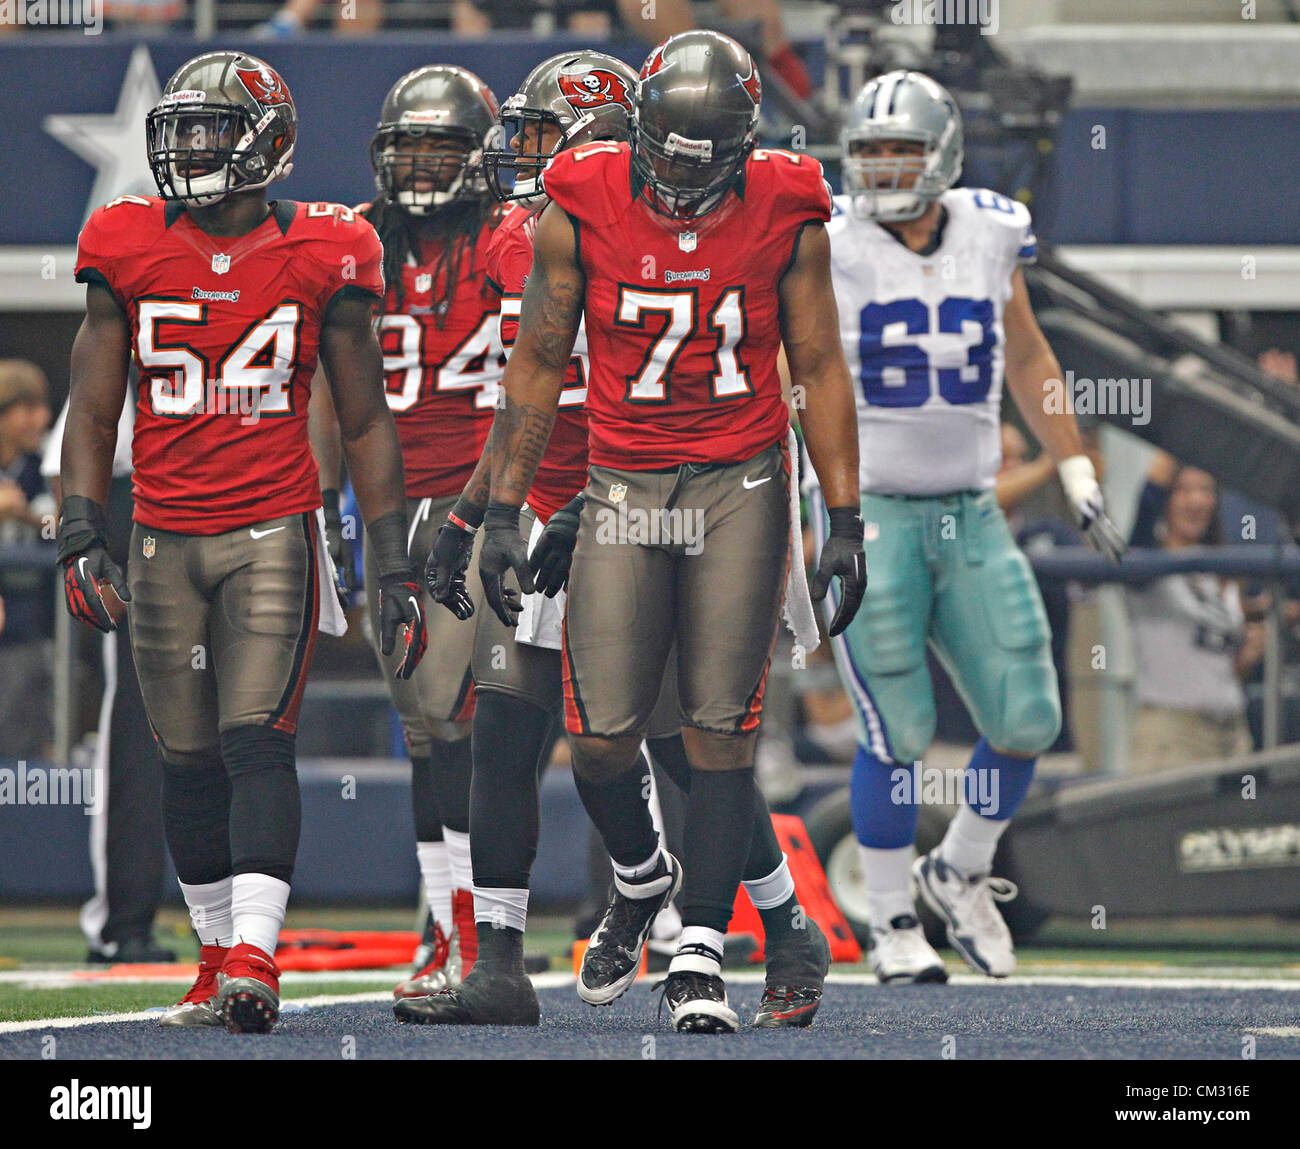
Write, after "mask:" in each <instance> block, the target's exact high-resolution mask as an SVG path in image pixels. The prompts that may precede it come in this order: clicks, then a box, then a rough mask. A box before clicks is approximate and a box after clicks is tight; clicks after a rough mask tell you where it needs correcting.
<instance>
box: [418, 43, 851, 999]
mask: <svg viewBox="0 0 1300 1149" xmlns="http://www.w3.org/2000/svg"><path fill="white" fill-rule="evenodd" d="M635 90H636V75H635V73H634V72H632V70H631V69H630V68H628V67H627V65H625V64H623V63H622V62H621V61H619V60H615V59H614V58H613V57H610V56H606V55H604V54H602V53H600V52H592V51H582V52H566V53H562V54H560V55H558V56H553V57H551V58H550V59H548V60H545V61H543V62H542V63H541V64H539V65H538V66H537V67H536V68H534V69H533V71H532V72H531V73H529V75H528V77H527V79H525V80H524V82H523V84H522V85H521V86H520V89H519V91H518V92H517V93H516V94H515V95H514V96H512V97H511V98H510V99H508V100H506V101H505V103H504V104H503V105H502V108H501V121H502V124H503V125H504V126H505V128H506V134H507V135H511V136H512V137H513V138H512V139H511V147H512V150H511V151H500V152H488V153H486V154H485V156H484V160H485V166H486V169H487V173H488V178H489V181H490V182H491V184H492V185H493V188H494V191H495V192H496V194H497V195H498V196H499V197H500V198H502V199H504V200H513V201H515V202H514V206H512V208H511V209H510V211H509V212H507V213H506V216H505V218H504V219H503V220H502V222H501V225H500V226H499V227H498V228H497V230H496V232H495V233H494V235H493V237H492V242H491V244H490V246H489V248H488V272H489V275H490V276H491V277H492V280H493V282H494V283H495V284H497V285H498V287H499V288H500V290H501V292H502V300H501V329H502V343H503V345H504V346H505V347H506V348H507V349H509V348H510V347H511V346H513V344H514V340H515V334H516V330H517V328H518V315H519V310H520V306H521V301H522V298H523V293H524V288H525V284H526V281H527V279H528V274H529V271H530V269H531V267H532V262H533V238H534V234H535V232H536V229H537V222H538V219H539V217H540V214H541V212H542V210H543V208H544V207H545V205H546V203H547V202H548V201H547V197H546V194H545V192H544V190H542V189H541V187H540V180H539V176H540V175H541V173H542V172H543V171H544V170H545V168H546V166H547V165H548V164H549V163H550V161H551V159H552V158H553V157H554V156H555V155H557V154H558V153H559V152H560V151H562V150H565V149H568V148H573V147H577V146H580V145H581V144H584V143H586V142H588V141H590V140H598V139H614V140H624V139H626V138H627V128H628V124H627V116H628V114H630V112H631V110H632V98H631V97H632V93H633V92H634V91H635ZM573 351H574V354H573V355H572V356H571V358H570V360H569V365H568V367H567V369H566V372H565V380H564V389H563V390H562V391H561V392H560V397H559V402H558V409H557V412H556V421H555V425H554V427H553V429H552V431H551V436H550V440H549V442H548V443H547V445H546V452H545V454H544V455H543V457H542V460H541V462H540V464H539V465H538V468H537V473H536V475H535V476H534V478H533V484H532V487H531V488H530V489H529V492H528V502H527V505H526V506H525V508H524V509H523V511H522V512H521V515H520V523H521V534H522V537H524V538H525V539H527V540H529V542H531V543H533V544H534V546H533V549H532V554H531V560H530V561H531V567H532V570H533V572H534V574H535V575H536V576H537V577H536V581H537V593H535V594H533V595H531V596H529V598H528V599H527V600H525V601H524V602H523V603H522V604H521V606H522V613H521V618H520V623H519V626H518V627H517V629H516V630H515V633H514V634H513V635H512V634H511V632H510V630H509V628H507V627H506V626H505V625H504V623H502V622H501V621H500V620H498V619H497V618H496V617H495V615H492V614H488V615H487V617H481V618H480V619H479V622H478V627H477V633H476V638H475V657H474V661H473V668H474V679H475V684H476V690H477V699H478V701H477V705H476V707H475V711H474V735H473V743H474V780H473V784H472V787H471V794H470V824H471V833H470V839H471V849H472V853H473V861H474V907H475V916H476V918H477V919H478V923H479V926H480V947H479V961H478V964H476V965H475V967H474V972H473V973H472V974H471V975H470V976H469V977H468V978H466V980H465V981H464V982H463V984H462V985H460V986H459V987H457V988H456V989H454V990H452V991H451V992H449V993H443V994H436V995H434V996H431V997H426V998H416V999H412V1000H408V1001H404V1002H400V1003H399V1004H398V1005H397V1006H396V1007H395V1010H394V1012H395V1013H396V1015H397V1017H398V1018H399V1019H400V1020H402V1021H409V1022H420V1023H425V1024H444V1025H446V1024H456V1025H484V1024H496V1025H501V1024H513V1025H535V1024H537V1021H538V1018H539V1011H538V1004H537V996H536V993H535V992H534V991H533V988H532V985H531V983H530V982H529V980H528V977H527V975H526V973H525V971H524V965H523V961H522V954H523V931H524V928H525V924H526V921H527V908H528V881H529V873H530V870H531V866H532V862H533V858H534V857H535V855H536V850H537V834H538V789H537V780H538V777H539V774H540V771H541V770H542V769H543V768H544V766H545V763H546V760H547V758H548V757H549V750H550V741H551V739H550V736H549V735H550V731H551V728H552V722H553V717H552V716H553V715H555V714H556V712H557V711H560V710H561V703H562V697H563V695H562V670H561V658H560V646H561V643H560V631H561V622H562V619H563V616H564V609H563V608H564V591H563V587H564V584H565V582H566V581H567V574H568V571H569V567H570V562H571V557H572V553H573V548H574V544H575V542H576V540H577V535H578V526H579V521H580V517H581V513H582V507H583V504H584V502H585V496H584V495H583V493H582V489H583V487H584V486H586V482H587V417H586V411H585V408H584V406H583V403H584V401H585V399H586V393H587V387H586V384H587V375H588V367H587V356H586V335H585V331H584V330H583V329H582V327H581V326H580V327H579V331H578V336H577V342H576V343H575V346H574V349H573ZM489 471H490V466H489V458H488V456H487V455H486V454H485V455H484V457H483V459H481V460H480V462H479V465H478V467H477V468H476V469H475V472H474V477H473V478H472V479H471V481H470V484H469V486H467V488H466V490H465V493H464V495H463V496H462V499H461V501H460V502H459V503H458V506H457V508H456V509H454V510H453V511H452V512H451V513H450V514H449V517H448V521H447V522H446V523H444V524H443V526H442V527H441V528H440V529H439V532H438V536H437V540H436V541H435V543H434V549H433V552H432V553H431V555H430V559H429V586H430V590H431V592H432V594H433V597H434V598H435V600H437V601H439V602H443V603H446V604H447V605H448V606H449V608H452V609H454V608H455V604H456V601H457V596H458V590H457V584H458V582H459V581H460V580H461V579H462V578H463V574H462V572H463V571H464V570H465V568H466V566H467V565H468V563H469V560H470V552H471V548H472V546H473V539H474V532H473V531H469V530H466V529H465V528H464V527H462V526H460V525H458V523H463V522H465V521H466V519H472V520H474V521H479V520H481V518H482V514H483V508H484V507H485V506H486V504H487V501H488V497H489V491H488V479H489ZM543 526H544V527H545V529H544V530H543ZM673 670H674V668H673V666H672V665H671V662H670V664H669V666H668V673H666V674H665V681H664V686H663V688H662V690H661V693H660V699H659V702H658V704H657V705H656V707H655V710H654V713H653V714H652V715H651V717H650V720H649V723H648V726H647V731H646V741H647V744H648V747H649V750H650V754H651V756H652V757H653V758H654V759H655V761H656V762H657V763H658V764H659V765H660V766H661V767H662V768H663V769H664V771H665V772H666V773H667V774H668V775H669V776H670V777H671V778H672V779H673V781H674V782H676V783H677V784H678V785H679V786H680V787H681V788H682V789H684V790H688V789H689V788H690V782H691V779H690V764H689V762H688V760H687V757H686V752H685V749H684V747H683V745H682V738H681V733H680V730H681V722H680V717H679V715H678V707H677V684H676V675H675V673H673ZM646 773H647V771H646V770H637V771H633V772H632V773H631V774H630V775H629V780H633V779H635V782H636V785H637V787H638V788H640V787H642V786H643V784H644V777H645V775H646ZM578 781H579V785H580V786H585V783H584V782H583V781H582V780H581V778H579V780H578ZM644 796H645V795H644V791H643V792H642V797H644ZM639 824H640V823H638V824H637V825H638V827H639ZM634 848H636V847H635V843H634ZM611 860H612V862H613V864H614V866H615V868H616V871H615V872H616V873H617V871H618V868H619V865H620V864H619V862H618V860H617V859H611ZM744 878H745V886H746V889H747V891H748V892H749V895H750V897H751V898H752V899H753V901H754V902H755V904H756V905H757V906H759V907H760V913H762V914H763V916H764V918H765V919H767V918H769V917H771V918H772V919H773V927H772V928H773V931H774V932H775V933H779V932H780V927H781V925H782V924H783V922H784V921H788V920H789V918H790V915H791V913H792V912H793V908H794V905H795V904H796V903H795V901H794V899H795V895H794V892H793V886H792V883H791V882H790V877H789V869H788V866H787V864H786V860H785V858H784V856H783V855H782V853H781V849H780V846H779V844H778V842H777V840H776V835H775V833H774V832H773V829H772V823H771V817H770V815H769V813H768V809H767V804H766V802H764V801H763V799H762V796H761V794H756V795H755V804H754V835H753V841H752V843H751V845H750V851H749V856H748V858H747V860H746V864H745V869H744ZM774 895H775V896H774ZM485 923H486V924H490V925H491V926H493V927H494V928H492V929H487V930H484V929H483V928H482V927H483V925H484V924H485ZM803 940H804V941H805V943H806V944H807V945H808V946H809V947H810V948H814V949H817V950H819V951H820V949H821V947H822V945H823V944H824V943H823V939H822V936H821V934H820V931H819V930H818V927H817V924H816V923H815V922H809V923H808V929H807V930H806V931H805V932H804V935H803ZM820 957H821V954H820V952H819V953H818V954H815V955H814V956H813V960H812V961H811V962H810V965H811V967H812V969H813V972H812V973H811V974H808V975H807V980H808V981H809V982H810V983H812V984H810V985H805V986H804V987H803V988H804V990H805V991H807V996H809V997H812V995H813V994H816V993H819V992H820V983H821V978H822V976H823V975H824V974H825V968H824V966H823V965H822V963H821V962H820V960H819V959H820ZM588 972H589V973H590V972H591V971H588ZM636 972H637V967H635V966H633V967H631V968H630V969H629V970H626V971H620V976H619V977H618V978H616V979H614V981H613V982H612V983H610V984H603V985H601V986H599V987H598V993H599V996H600V998H601V999H602V1000H603V1001H612V1000H613V999H614V998H615V997H617V996H619V994H621V993H622V992H623V991H624V990H626V988H627V987H628V986H629V985H630V984H631V981H632V980H633V978H634V977H635V975H636ZM583 988H584V990H586V989H587V987H586V986H584V987H583ZM782 1000H784V998H783V999H782ZM813 1000H814V1006H813V1008H811V1009H804V1010H801V1011H800V1012H798V1013H797V1015H795V1017H796V1018H797V1024H800V1025H804V1024H807V1023H809V1022H810V1021H811V1020H812V1016H813V1013H814V1012H815V998H814V999H813ZM805 1004H806V1003H805ZM763 1024H770V1025H779V1024H785V1022H783V1021H782V1020H781V1019H780V1018H777V1017H775V1016H773V1017H770V1018H767V1019H765V1020H764V1021H763Z"/></svg>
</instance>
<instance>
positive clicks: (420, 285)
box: [415, 272, 433, 295]
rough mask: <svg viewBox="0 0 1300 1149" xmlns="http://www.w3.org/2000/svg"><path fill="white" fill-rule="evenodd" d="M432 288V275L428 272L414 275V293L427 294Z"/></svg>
mask: <svg viewBox="0 0 1300 1149" xmlns="http://www.w3.org/2000/svg"><path fill="white" fill-rule="evenodd" d="M432 290H433V276H432V275H430V274H429V273H428V272H421V273H420V274H419V275H417V276H416V277H415V294H416V295H428V294H429V292H430V291H432Z"/></svg>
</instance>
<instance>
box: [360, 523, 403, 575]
mask: <svg viewBox="0 0 1300 1149" xmlns="http://www.w3.org/2000/svg"><path fill="white" fill-rule="evenodd" d="M366 530H367V531H369V532H370V549H371V550H372V551H374V553H375V566H376V567H377V568H378V570H379V577H380V578H381V579H387V578H392V577H396V576H400V577H401V579H402V581H404V582H408V581H410V580H411V579H412V578H413V577H414V576H413V575H412V573H411V571H412V568H411V556H410V554H409V553H408V552H407V549H406V512H405V511H389V512H388V514H386V515H380V516H379V518H377V519H376V520H375V521H374V522H373V523H367V524H366Z"/></svg>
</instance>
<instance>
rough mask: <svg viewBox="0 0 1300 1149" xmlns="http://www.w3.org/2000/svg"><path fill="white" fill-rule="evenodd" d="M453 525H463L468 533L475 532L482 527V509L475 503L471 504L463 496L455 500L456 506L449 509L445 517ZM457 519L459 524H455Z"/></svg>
mask: <svg viewBox="0 0 1300 1149" xmlns="http://www.w3.org/2000/svg"><path fill="white" fill-rule="evenodd" d="M447 517H448V518H449V519H451V520H452V522H453V523H455V525H457V526H460V523H464V524H465V526H466V527H467V528H468V529H469V530H470V531H476V530H478V529H479V527H481V526H482V525H483V508H482V507H480V506H479V505H478V504H477V503H472V502H470V501H469V499H467V498H466V497H465V496H464V495H461V497H460V498H459V499H457V500H456V505H455V506H454V507H452V508H451V512H450V514H448V516H447ZM457 519H459V520H460V522H456V520H457Z"/></svg>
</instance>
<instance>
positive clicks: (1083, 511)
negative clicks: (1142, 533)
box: [1056, 455, 1126, 563]
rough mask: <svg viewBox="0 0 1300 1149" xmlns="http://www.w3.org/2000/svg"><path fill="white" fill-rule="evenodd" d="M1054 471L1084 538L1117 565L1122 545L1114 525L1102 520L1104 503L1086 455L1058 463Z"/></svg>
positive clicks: (1106, 519) (1104, 516) (1123, 549)
mask: <svg viewBox="0 0 1300 1149" xmlns="http://www.w3.org/2000/svg"><path fill="white" fill-rule="evenodd" d="M1056 470H1057V473H1058V474H1059V475H1060V476H1061V486H1063V487H1064V488H1065V497H1066V498H1067V499H1069V501H1070V506H1071V507H1072V508H1073V509H1074V515H1075V518H1076V519H1077V520H1078V523H1079V529H1080V530H1081V531H1083V534H1084V537H1085V538H1086V539H1087V540H1088V542H1089V543H1090V544H1091V546H1092V547H1093V549H1094V550H1097V551H1100V552H1101V553H1102V554H1103V555H1105V556H1106V557H1107V558H1108V559H1110V561H1111V562H1113V563H1117V562H1119V560H1120V559H1121V558H1122V557H1123V556H1124V551H1125V549H1126V547H1125V543H1124V540H1123V539H1122V538H1121V537H1120V533H1119V531H1117V530H1116V529H1115V524H1114V523H1112V522H1111V521H1110V519H1108V518H1107V517H1106V503H1105V500H1104V499H1103V498H1102V494H1101V485H1100V484H1099V483H1098V482H1097V472H1096V471H1095V470H1094V469H1093V466H1092V460H1091V459H1090V458H1088V456H1087V455H1071V456H1070V457H1069V458H1068V459H1062V460H1061V461H1060V463H1058V464H1057V467H1056Z"/></svg>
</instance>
